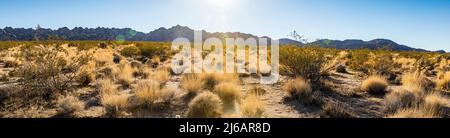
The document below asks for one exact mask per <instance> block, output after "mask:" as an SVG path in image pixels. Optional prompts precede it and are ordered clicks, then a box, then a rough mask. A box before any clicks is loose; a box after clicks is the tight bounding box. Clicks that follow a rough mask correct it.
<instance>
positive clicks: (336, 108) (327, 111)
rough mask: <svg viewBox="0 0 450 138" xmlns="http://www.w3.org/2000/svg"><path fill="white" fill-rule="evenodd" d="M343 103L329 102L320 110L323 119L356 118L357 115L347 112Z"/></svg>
mask: <svg viewBox="0 0 450 138" xmlns="http://www.w3.org/2000/svg"><path fill="white" fill-rule="evenodd" d="M347 108H348V107H346V106H345V105H344V104H343V103H335V102H327V103H326V104H325V105H324V106H322V109H321V110H320V116H321V117H323V118H355V115H354V114H352V113H351V112H349V111H347Z"/></svg>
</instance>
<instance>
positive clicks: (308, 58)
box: [280, 46, 326, 84]
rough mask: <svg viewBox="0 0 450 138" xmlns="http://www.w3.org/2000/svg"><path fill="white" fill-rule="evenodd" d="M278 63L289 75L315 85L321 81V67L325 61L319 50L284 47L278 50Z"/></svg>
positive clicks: (322, 53)
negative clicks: (299, 77)
mask: <svg viewBox="0 0 450 138" xmlns="http://www.w3.org/2000/svg"><path fill="white" fill-rule="evenodd" d="M280 63H281V64H282V65H284V66H285V67H286V70H287V71H288V72H289V73H290V74H292V75H295V76H301V77H303V78H305V79H307V80H309V81H310V82H312V83H313V84H316V83H318V82H319V80H320V79H321V71H322V66H323V65H324V64H325V63H326V59H325V58H324V52H323V51H321V49H320V48H312V47H305V48H299V47H294V46H286V47H282V48H281V49H280Z"/></svg>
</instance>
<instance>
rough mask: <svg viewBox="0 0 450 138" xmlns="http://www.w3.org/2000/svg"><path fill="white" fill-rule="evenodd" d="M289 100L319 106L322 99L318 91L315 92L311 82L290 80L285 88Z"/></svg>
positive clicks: (299, 79) (298, 79)
mask: <svg viewBox="0 0 450 138" xmlns="http://www.w3.org/2000/svg"><path fill="white" fill-rule="evenodd" d="M283 87H284V90H285V92H286V94H287V96H288V98H291V99H296V100H299V101H300V103H302V104H305V105H319V104H321V103H322V99H321V97H320V95H319V93H318V92H317V91H313V89H312V88H311V86H310V84H309V82H307V81H306V80H305V79H303V78H295V79H293V80H289V81H288V82H287V83H286V84H285V85H284V86H283Z"/></svg>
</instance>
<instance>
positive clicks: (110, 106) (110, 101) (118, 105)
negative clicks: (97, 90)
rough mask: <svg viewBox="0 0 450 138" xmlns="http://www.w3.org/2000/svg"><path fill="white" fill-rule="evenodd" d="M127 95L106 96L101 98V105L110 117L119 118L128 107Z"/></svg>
mask: <svg viewBox="0 0 450 138" xmlns="http://www.w3.org/2000/svg"><path fill="white" fill-rule="evenodd" d="M128 98H129V96H128V95H127V94H107V95H102V96H101V99H100V100H101V104H102V105H103V106H104V107H105V109H106V112H107V113H108V114H109V115H110V116H111V117H120V116H121V115H122V114H123V112H124V111H125V110H126V108H127V107H128Z"/></svg>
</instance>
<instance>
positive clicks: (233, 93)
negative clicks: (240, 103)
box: [214, 82, 241, 105]
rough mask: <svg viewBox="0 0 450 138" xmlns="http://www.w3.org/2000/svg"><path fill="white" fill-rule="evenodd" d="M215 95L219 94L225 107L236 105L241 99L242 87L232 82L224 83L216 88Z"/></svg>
mask: <svg viewBox="0 0 450 138" xmlns="http://www.w3.org/2000/svg"><path fill="white" fill-rule="evenodd" d="M214 93H215V94H217V95H218V96H219V97H220V99H222V101H223V102H224V104H225V105H234V103H235V101H236V100H239V99H240V98H241V89H240V86H239V85H237V84H234V83H230V82H223V83H220V84H218V85H217V86H216V87H215V88H214Z"/></svg>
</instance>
